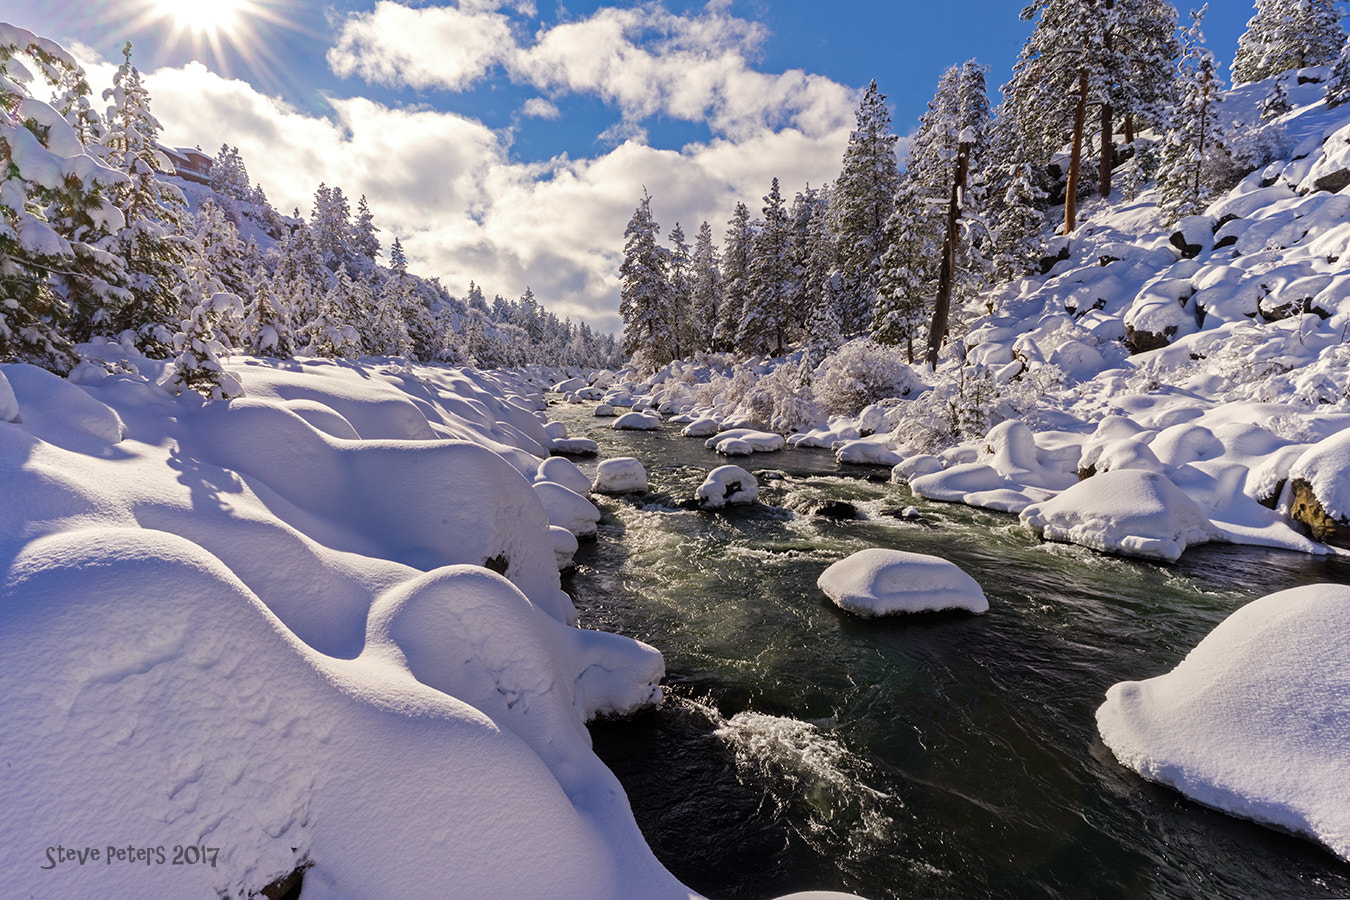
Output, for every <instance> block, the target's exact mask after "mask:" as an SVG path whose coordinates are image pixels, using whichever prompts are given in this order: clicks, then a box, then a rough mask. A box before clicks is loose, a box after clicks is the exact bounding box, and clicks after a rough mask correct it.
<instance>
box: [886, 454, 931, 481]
mask: <svg viewBox="0 0 1350 900" xmlns="http://www.w3.org/2000/svg"><path fill="white" fill-rule="evenodd" d="M942 469H943V466H942V460H940V459H938V458H937V457H936V456H933V455H931V454H928V453H916V454H914V455H913V456H907V457H905V458H904V459H903V460H902V461H900V462H899V463H897V464H896V465H895V467H894V468H892V469H891V481H894V482H895V483H897V484H907V483H909V480H910V479H911V478H918V477H920V476H922V475H932V474H933V473H934V472H941V471H942Z"/></svg>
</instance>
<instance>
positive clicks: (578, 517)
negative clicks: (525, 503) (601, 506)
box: [534, 481, 600, 538]
mask: <svg viewBox="0 0 1350 900" xmlns="http://www.w3.org/2000/svg"><path fill="white" fill-rule="evenodd" d="M534 492H535V493H536V494H537V495H538V496H539V500H540V502H541V503H543V505H544V511H545V513H547V515H548V524H549V525H557V526H558V527H559V528H565V529H567V530H568V531H570V532H572V534H574V535H576V536H577V537H579V538H583V537H594V536H595V534H596V531H597V525H598V524H599V522H600V510H598V509H596V508H595V504H594V503H592V502H591V501H589V500H587V499H586V498H585V497H583V496H581V495H580V494H578V493H577V492H576V491H571V490H568V489H567V488H565V487H563V486H562V485H560V484H555V483H554V482H552V481H536V482H535V483H534Z"/></svg>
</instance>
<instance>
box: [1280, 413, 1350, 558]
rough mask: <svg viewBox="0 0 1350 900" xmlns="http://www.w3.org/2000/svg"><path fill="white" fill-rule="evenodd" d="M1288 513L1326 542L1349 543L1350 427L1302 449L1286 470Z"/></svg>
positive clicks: (1339, 544)
mask: <svg viewBox="0 0 1350 900" xmlns="http://www.w3.org/2000/svg"><path fill="white" fill-rule="evenodd" d="M1289 484H1290V489H1291V491H1292V493H1293V501H1292V504H1291V506H1290V515H1291V516H1292V517H1293V518H1294V519H1295V520H1296V521H1299V522H1302V523H1303V524H1305V525H1307V526H1308V528H1309V529H1310V530H1311V531H1312V534H1313V537H1315V538H1317V539H1318V540H1319V541H1322V542H1323V543H1327V544H1334V545H1336V546H1350V430H1346V431H1342V432H1340V433H1338V434H1333V435H1332V436H1331V437H1329V438H1327V439H1325V440H1323V441H1319V442H1318V443H1316V444H1314V445H1313V446H1311V447H1309V448H1308V449H1307V450H1306V451H1304V453H1303V455H1302V456H1300V457H1299V458H1298V461H1297V462H1295V463H1294V465H1293V466H1292V467H1291V468H1290V469H1289Z"/></svg>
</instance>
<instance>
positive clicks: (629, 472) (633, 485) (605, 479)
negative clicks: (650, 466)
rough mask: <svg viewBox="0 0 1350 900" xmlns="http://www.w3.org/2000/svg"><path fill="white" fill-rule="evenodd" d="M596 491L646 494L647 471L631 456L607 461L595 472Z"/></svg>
mask: <svg viewBox="0 0 1350 900" xmlns="http://www.w3.org/2000/svg"><path fill="white" fill-rule="evenodd" d="M595 490H597V491H599V492H601V493H602V494H633V493H637V494H641V493H645V492H646V490H647V470H646V469H644V468H642V463H641V462H639V461H638V460H636V459H634V458H633V457H631V456H617V457H615V458H613V459H607V460H605V461H604V462H602V463H600V465H599V466H598V467H597V468H596V470H595Z"/></svg>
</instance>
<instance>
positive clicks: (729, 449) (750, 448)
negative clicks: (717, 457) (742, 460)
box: [714, 438, 755, 456]
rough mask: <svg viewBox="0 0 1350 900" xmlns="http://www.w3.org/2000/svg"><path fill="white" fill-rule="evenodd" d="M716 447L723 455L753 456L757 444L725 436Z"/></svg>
mask: <svg viewBox="0 0 1350 900" xmlns="http://www.w3.org/2000/svg"><path fill="white" fill-rule="evenodd" d="M714 449H715V450H716V451H717V452H718V453H720V454H722V455H723V456H752V455H753V454H754V452H755V445H754V444H752V443H750V442H749V441H743V440H741V439H740V438H723V439H722V440H720V441H718V442H717V444H716V446H715V447H714Z"/></svg>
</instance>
